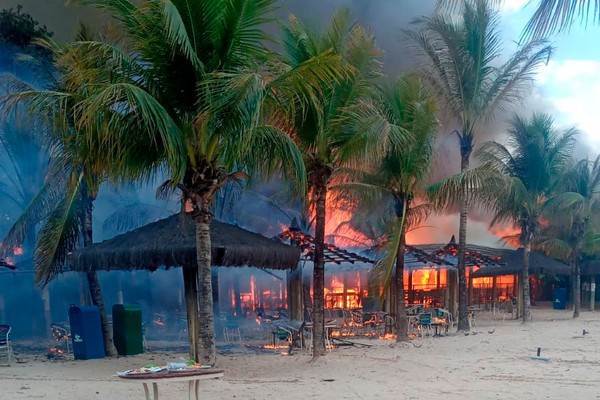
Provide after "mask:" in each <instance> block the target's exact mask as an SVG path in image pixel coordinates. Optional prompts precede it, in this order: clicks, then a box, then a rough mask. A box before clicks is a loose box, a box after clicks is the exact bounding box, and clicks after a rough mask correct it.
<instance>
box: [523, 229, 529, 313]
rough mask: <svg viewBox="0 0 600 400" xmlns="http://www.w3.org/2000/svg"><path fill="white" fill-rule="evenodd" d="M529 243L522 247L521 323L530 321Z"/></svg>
mask: <svg viewBox="0 0 600 400" xmlns="http://www.w3.org/2000/svg"><path fill="white" fill-rule="evenodd" d="M530 253H531V241H527V242H525V246H524V247H523V274H522V280H523V285H522V286H523V323H527V322H529V321H531V292H530V290H529V254H530Z"/></svg>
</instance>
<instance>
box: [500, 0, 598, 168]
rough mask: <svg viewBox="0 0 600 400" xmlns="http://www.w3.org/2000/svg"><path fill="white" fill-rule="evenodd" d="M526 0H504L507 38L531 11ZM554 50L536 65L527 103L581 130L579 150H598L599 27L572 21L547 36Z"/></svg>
mask: <svg viewBox="0 0 600 400" xmlns="http://www.w3.org/2000/svg"><path fill="white" fill-rule="evenodd" d="M528 2H529V0H505V3H504V5H503V6H502V14H503V17H502V24H503V26H504V29H505V32H506V35H507V38H511V39H515V38H518V36H519V33H520V32H521V30H522V29H523V27H524V26H525V24H526V23H527V21H528V20H529V18H530V17H531V15H532V14H533V12H534V8H535V4H531V5H528V4H527V3H528ZM550 40H551V42H552V44H553V46H555V48H556V50H555V54H554V56H553V58H552V60H551V61H550V62H549V63H548V65H546V66H544V67H542V68H540V71H539V73H538V76H537V82H536V86H535V88H534V90H533V91H532V93H531V94H530V98H529V99H528V104H532V105H533V108H534V109H536V111H547V112H549V113H550V114H552V115H553V116H554V118H555V120H556V122H557V124H559V126H561V127H570V126H576V127H577V128H579V129H580V130H581V132H582V133H581V139H580V140H581V142H582V144H583V146H580V147H581V149H580V150H579V154H580V155H581V156H586V155H587V156H590V157H595V156H596V155H597V154H598V153H600V109H599V107H598V104H599V102H600V46H598V42H599V40H600V27H598V26H596V25H589V26H588V27H587V28H586V27H585V26H584V24H581V25H580V24H574V25H573V27H572V29H571V31H570V32H566V33H562V34H555V35H553V36H552V37H551V38H550Z"/></svg>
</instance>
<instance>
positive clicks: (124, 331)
mask: <svg viewBox="0 0 600 400" xmlns="http://www.w3.org/2000/svg"><path fill="white" fill-rule="evenodd" d="M112 318H113V341H114V343H115V347H116V348H117V353H119V355H121V356H132V355H135V354H141V353H143V352H144V345H143V333H142V310H141V309H140V308H139V307H138V306H136V305H131V304H115V305H113V308H112Z"/></svg>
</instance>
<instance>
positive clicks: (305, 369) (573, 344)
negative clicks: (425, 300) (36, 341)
mask: <svg viewBox="0 0 600 400" xmlns="http://www.w3.org/2000/svg"><path fill="white" fill-rule="evenodd" d="M533 316H534V322H533V323H531V324H529V325H526V326H524V325H522V324H521V323H519V322H518V321H514V320H505V321H503V320H502V319H501V318H500V319H499V317H498V315H496V316H495V318H494V316H492V315H481V316H480V317H479V320H478V325H479V327H478V328H475V329H474V331H475V332H478V333H477V334H476V335H473V334H471V335H469V336H465V335H463V334H459V335H455V336H447V337H434V338H427V337H426V338H424V339H421V338H417V339H414V340H411V341H410V342H409V343H406V344H396V343H395V342H392V341H386V340H379V339H362V340H360V341H361V342H363V343H366V344H369V345H372V347H370V348H359V347H340V348H337V349H335V350H333V351H332V352H330V353H328V355H327V356H326V357H323V358H320V359H319V360H317V361H315V362H310V357H309V356H308V355H306V354H302V353H297V354H295V355H292V356H283V355H281V354H277V352H276V351H273V354H270V353H265V354H251V353H249V352H243V351H242V352H241V353H240V354H231V355H222V356H219V360H218V364H219V365H218V366H219V368H223V369H224V370H225V377H224V378H222V379H218V380H206V381H202V382H201V398H202V399H207V400H209V399H244V400H254V399H256V400H262V399H278V400H279V399H286V400H292V399H433V398H435V399H444V400H454V399H481V400H483V399H503V400H509V399H581V400H588V399H600V312H596V313H592V312H583V313H582V315H581V318H580V319H578V320H572V319H571V311H556V310H549V309H542V310H539V309H536V310H534V312H533ZM584 329H585V330H586V331H588V332H589V334H587V335H585V336H582V332H583V330H584ZM489 332H493V333H489ZM352 340H355V339H352ZM538 347H541V348H542V353H541V355H542V356H543V357H547V358H549V360H548V361H544V360H539V359H534V358H532V357H534V356H535V355H536V351H537V348H538ZM18 356H19V359H20V361H21V362H20V363H13V364H12V365H11V366H10V367H0V399H2V400H21V399H48V400H59V399H60V400H70V399H74V400H75V399H77V400H92V399H94V400H98V399H110V400H121V399H140V400H141V399H144V394H143V390H142V387H141V385H140V384H139V383H129V382H123V381H122V380H120V379H119V378H116V377H114V374H115V373H116V371H123V370H127V369H130V368H135V367H139V366H142V365H144V364H148V363H154V364H159V365H161V364H166V363H167V362H169V361H177V359H178V358H179V357H183V358H185V354H183V353H176V352H159V351H153V352H150V353H148V354H144V355H140V356H135V357H120V358H116V359H103V360H89V361H58V362H48V361H45V360H44V358H43V357H42V356H41V355H39V356H37V357H34V356H32V355H29V354H18ZM159 390H160V393H161V399H166V400H178V399H187V385H186V384H185V383H169V384H161V385H160V386H159Z"/></svg>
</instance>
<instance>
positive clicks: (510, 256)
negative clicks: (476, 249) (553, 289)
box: [473, 248, 571, 278]
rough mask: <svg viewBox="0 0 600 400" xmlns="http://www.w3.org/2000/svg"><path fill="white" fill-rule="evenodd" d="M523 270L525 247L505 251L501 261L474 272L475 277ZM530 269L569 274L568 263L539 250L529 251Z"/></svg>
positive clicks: (516, 272)
mask: <svg viewBox="0 0 600 400" xmlns="http://www.w3.org/2000/svg"><path fill="white" fill-rule="evenodd" d="M522 271H523V249H522V248H520V249H517V250H510V251H505V252H504V253H503V254H502V257H501V263H500V264H497V265H488V266H484V267H482V268H481V269H479V270H477V271H475V272H473V278H483V277H494V276H503V275H517V274H520V273H521V272H522ZM529 271H530V273H532V274H552V275H569V274H570V273H571V272H570V271H571V269H570V267H569V266H568V265H566V264H564V263H562V262H560V261H557V260H555V259H553V258H550V257H548V256H546V255H544V254H542V253H539V252H537V251H532V252H531V253H529Z"/></svg>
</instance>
